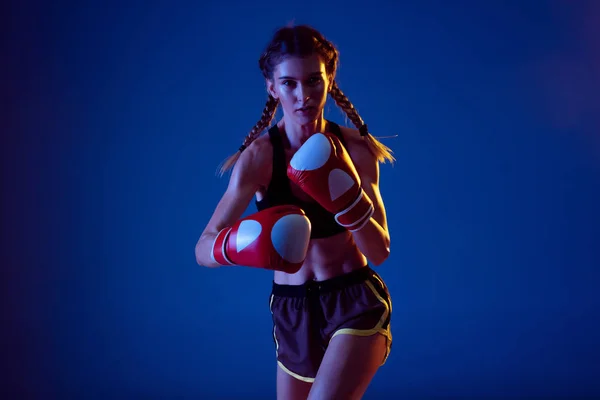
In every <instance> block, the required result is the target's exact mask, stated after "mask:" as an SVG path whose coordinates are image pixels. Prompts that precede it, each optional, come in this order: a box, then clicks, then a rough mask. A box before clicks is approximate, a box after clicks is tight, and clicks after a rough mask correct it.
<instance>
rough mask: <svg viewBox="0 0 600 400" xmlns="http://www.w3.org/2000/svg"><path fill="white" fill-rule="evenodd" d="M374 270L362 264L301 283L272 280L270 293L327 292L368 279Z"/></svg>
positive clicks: (282, 294)
mask: <svg viewBox="0 0 600 400" xmlns="http://www.w3.org/2000/svg"><path fill="white" fill-rule="evenodd" d="M374 274H375V271H373V269H371V267H369V265H368V264H367V265H363V266H362V267H360V268H356V269H354V270H352V271H350V272H346V273H343V274H341V275H337V276H334V277H331V278H328V279H325V280H312V279H311V280H307V281H305V282H303V283H301V284H282V283H278V282H276V281H273V289H272V293H273V295H275V296H285V297H303V296H306V295H307V294H308V293H309V292H318V293H321V294H323V293H328V292H331V291H335V290H339V289H342V288H345V287H348V286H350V285H353V284H357V283H362V282H364V281H366V280H368V279H370V278H371V277H372V276H373V275H374Z"/></svg>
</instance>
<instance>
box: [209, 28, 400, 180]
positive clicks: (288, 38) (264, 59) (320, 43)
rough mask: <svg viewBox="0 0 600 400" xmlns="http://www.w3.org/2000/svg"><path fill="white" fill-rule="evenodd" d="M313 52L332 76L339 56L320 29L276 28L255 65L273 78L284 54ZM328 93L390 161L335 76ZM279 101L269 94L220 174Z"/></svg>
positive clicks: (269, 118)
mask: <svg viewBox="0 0 600 400" xmlns="http://www.w3.org/2000/svg"><path fill="white" fill-rule="evenodd" d="M315 53H316V54H318V55H319V56H320V57H321V59H322V60H323V62H324V63H325V69H326V72H327V75H329V76H331V77H332V78H333V77H335V74H336V72H337V67H338V60H339V52H338V50H337V49H336V48H335V46H334V45H333V44H332V43H331V42H330V41H329V40H327V39H326V38H325V37H324V36H323V35H322V34H321V33H320V32H319V31H317V30H316V29H314V28H312V27H310V26H307V25H298V26H286V27H283V28H280V29H279V30H277V31H276V32H275V34H274V35H273V38H272V39H271V41H270V42H269V44H268V45H267V47H266V48H265V50H264V52H263V54H262V55H261V56H260V58H259V60H258V66H259V68H260V70H261V72H262V74H263V77H264V78H265V79H269V80H272V79H273V73H274V72H275V68H276V67H277V65H279V63H281V62H282V61H283V60H284V59H285V58H286V57H289V56H299V57H305V56H309V55H311V54H315ZM329 95H330V96H331V98H332V99H333V100H334V101H335V103H336V104H337V106H338V107H340V108H341V109H342V110H343V111H344V112H345V113H346V115H347V116H348V118H349V119H350V120H351V121H352V123H353V124H354V126H355V127H356V128H357V129H358V130H359V132H360V136H361V137H362V138H364V139H365V140H366V141H367V144H368V146H369V149H370V150H371V151H372V153H373V154H374V155H375V156H376V157H377V160H378V161H379V162H385V161H390V162H393V161H394V157H393V156H392V151H391V150H390V149H389V148H388V147H387V146H385V145H384V144H383V143H381V142H380V141H379V140H377V139H376V138H375V137H374V136H372V135H371V134H370V133H369V130H368V127H367V125H366V124H365V123H364V121H363V119H362V118H361V117H360V115H359V113H358V111H357V110H356V108H354V105H353V104H352V103H351V102H350V100H349V99H348V97H346V95H345V94H344V93H343V92H342V91H341V90H340V88H339V86H338V84H337V82H336V81H335V79H333V81H332V85H331V89H330V92H329ZM278 105H279V100H277V99H275V98H274V97H273V96H271V95H269V96H268V98H267V101H266V104H265V107H264V109H263V112H262V115H261V117H260V119H259V120H258V122H257V123H256V124H255V125H254V127H253V128H252V129H251V130H250V132H249V133H248V134H247V135H246V137H245V138H244V141H243V142H242V145H241V146H240V147H239V149H238V151H237V152H236V153H234V154H232V155H231V156H229V157H228V158H227V159H226V160H225V161H224V162H223V163H222V165H221V167H220V171H219V174H220V175H223V174H224V173H225V172H227V171H228V170H229V169H231V168H232V167H233V166H234V165H235V163H236V161H237V160H238V158H239V157H240V155H241V154H242V152H243V151H244V149H246V148H247V147H248V146H250V144H251V143H252V142H253V141H254V140H255V139H256V138H258V137H259V136H260V134H261V133H262V132H264V131H265V129H267V128H268V127H269V126H270V125H271V122H272V121H273V118H274V117H275V113H276V111H277V107H278Z"/></svg>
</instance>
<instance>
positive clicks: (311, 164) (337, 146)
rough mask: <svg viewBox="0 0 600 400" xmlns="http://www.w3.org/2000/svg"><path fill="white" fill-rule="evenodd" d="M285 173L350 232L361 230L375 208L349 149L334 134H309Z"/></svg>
mask: <svg viewBox="0 0 600 400" xmlns="http://www.w3.org/2000/svg"><path fill="white" fill-rule="evenodd" d="M287 175H288V177H289V178H290V180H291V181H292V182H294V183H295V184H296V185H298V186H299V187H300V188H302V190H303V191H304V192H305V193H307V194H308V195H309V196H311V197H312V198H313V199H315V200H316V201H317V202H318V203H319V204H320V205H321V206H322V207H323V208H325V209H326V210H328V211H329V212H331V213H334V214H335V220H336V221H337V223H338V224H340V225H342V226H344V227H346V228H347V229H348V230H350V231H351V232H355V231H357V230H359V229H361V228H362V227H363V226H364V225H365V224H366V223H367V222H368V221H369V220H370V219H371V216H372V215H373V212H374V211H375V209H374V206H373V202H372V201H371V199H370V198H369V197H368V196H367V194H366V193H365V191H364V190H363V189H362V187H361V181H360V177H359V175H358V173H357V172H356V168H355V167H354V164H353V163H352V160H351V158H350V156H349V154H348V152H347V151H346V149H345V148H344V146H343V145H342V143H341V141H340V140H339V138H338V137H337V136H335V135H332V134H329V133H325V134H323V133H315V134H314V135H312V136H311V137H310V138H309V139H308V140H307V141H306V142H305V143H304V144H303V145H302V147H300V148H299V149H298V151H297V152H296V154H294V156H293V157H292V159H291V160H290V164H289V166H288V168H287Z"/></svg>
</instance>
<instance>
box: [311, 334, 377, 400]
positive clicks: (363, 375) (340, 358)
mask: <svg viewBox="0 0 600 400" xmlns="http://www.w3.org/2000/svg"><path fill="white" fill-rule="evenodd" d="M387 341H388V338H387V337H386V336H385V335H383V334H379V333H377V334H374V335H371V336H356V335H348V334H340V335H336V336H335V337H334V338H332V339H331V342H330V343H329V346H328V348H327V351H326V352H325V357H324V358H323V362H322V363H321V366H320V368H319V371H318V372H317V377H316V378H315V381H314V383H313V386H312V388H311V391H310V396H309V399H319V400H327V399H348V400H354V399H360V398H362V396H363V395H364V393H365V391H366V390H367V387H368V386H369V384H370V383H371V380H372V379H373V376H375V373H376V372H377V370H378V369H379V367H380V366H381V364H382V360H384V359H385V357H386V354H387V346H388V343H387Z"/></svg>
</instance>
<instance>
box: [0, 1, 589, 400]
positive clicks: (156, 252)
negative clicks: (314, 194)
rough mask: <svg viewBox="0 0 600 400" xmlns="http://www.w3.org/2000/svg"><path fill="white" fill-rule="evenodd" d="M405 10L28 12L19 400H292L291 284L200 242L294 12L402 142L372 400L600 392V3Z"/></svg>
mask: <svg viewBox="0 0 600 400" xmlns="http://www.w3.org/2000/svg"><path fill="white" fill-rule="evenodd" d="M391 4H392V2H387V1H369V2H367V3H364V2H352V1H349V2H348V1H346V2H334V1H328V2H323V3H321V2H317V1H305V2H289V3H285V2H281V3H277V2H246V1H239V2H234V1H220V2H216V1H211V2H207V3H204V5H200V3H199V2H173V3H171V2H166V1H145V2H142V1H128V2H91V1H89V2H71V3H67V2H64V1H62V2H46V3H44V4H42V3H39V4H37V3H35V2H27V1H23V2H20V3H19V4H17V3H16V2H14V4H11V5H9V6H8V11H7V12H3V13H2V15H3V17H2V23H1V24H0V25H1V26H2V36H3V37H4V38H5V40H4V41H3V42H4V48H5V50H4V52H3V57H2V58H3V61H2V67H1V69H3V71H4V72H2V81H1V82H2V83H1V84H2V92H1V96H2V109H3V111H2V115H3V117H2V122H1V129H2V260H3V261H2V264H3V265H2V271H3V272H4V275H5V277H4V278H3V279H2V281H3V287H2V304H3V307H2V310H3V317H2V321H3V322H2V342H1V343H2V354H3V355H2V357H1V359H2V390H3V391H4V392H6V394H7V395H9V396H8V397H7V398H19V397H20V395H23V394H25V393H29V394H30V395H32V396H34V397H35V398H44V399H47V398H61V399H65V398H81V399H83V398H86V399H92V398H115V397H116V396H124V397H129V398H133V397H135V396H142V397H144V396H145V397H146V398H149V397H153V398H157V397H161V398H175V397H176V396H180V397H178V398H188V397H189V398H192V397H195V398H207V399H225V398H261V399H268V398H274V397H275V371H276V369H275V368H276V365H275V360H274V357H275V348H274V345H273V342H272V339H271V319H270V318H271V317H270V313H269V309H268V297H269V290H270V285H271V273H269V272H268V271H261V270H256V269H250V268H239V267H234V268H220V269H208V268H202V267H199V266H197V265H196V264H195V259H194V245H195V243H196V240H197V239H198V237H199V235H200V233H201V231H202V229H203V228H204V225H205V224H206V222H207V221H208V219H209V217H210V215H211V213H212V211H213V208H214V206H215V205H216V203H217V201H218V200H219V198H220V196H221V194H222V193H223V191H224V189H225V186H226V184H227V179H226V178H223V179H219V178H217V177H216V176H215V171H216V168H217V166H218V164H219V163H220V162H221V161H222V160H223V159H224V158H225V157H227V156H228V155H229V154H231V153H232V152H235V150H236V149H237V148H238V146H239V145H240V144H241V142H242V140H243V137H244V136H245V135H246V133H247V132H248V131H249V130H250V129H251V127H252V126H253V125H254V123H255V122H256V121H257V120H258V119H259V117H260V114H261V112H262V108H263V106H264V101H265V99H266V97H265V96H266V94H265V91H264V82H263V80H262V77H261V74H260V71H259V69H258V65H257V61H258V57H259V55H260V53H261V52H262V50H263V47H264V46H265V45H266V43H267V41H268V40H269V38H270V36H271V34H272V33H273V32H274V30H275V29H276V28H277V27H279V26H281V25H285V24H287V23H288V22H290V21H295V22H296V23H298V24H301V23H308V24H311V25H313V26H314V27H316V28H318V29H320V30H322V31H323V33H324V34H325V35H326V36H327V37H328V38H329V39H331V40H332V41H333V42H334V43H335V44H336V45H337V46H338V47H339V49H340V52H341V65H340V69H339V74H338V82H339V85H340V87H341V89H342V90H343V91H344V92H345V93H346V94H347V95H348V97H349V98H350V100H351V101H352V102H353V103H354V104H355V106H356V107H357V109H358V110H359V112H360V114H361V115H362V117H363V118H364V119H365V121H366V122H367V123H368V124H369V127H370V129H371V132H372V133H373V134H374V135H376V136H389V135H396V134H397V135H398V137H397V138H393V139H382V140H383V141H384V143H386V144H387V145H388V146H390V147H392V148H393V150H394V151H395V156H396V157H397V159H398V161H397V163H396V164H395V165H394V166H390V165H384V166H382V169H381V191H382V194H383V197H384V199H385V202H386V205H387V211H388V216H389V225H390V231H391V235H392V254H391V256H390V257H389V259H388V260H387V262H386V263H384V264H383V265H382V266H380V267H377V271H378V272H379V273H380V274H381V275H382V276H383V278H384V279H385V280H386V282H387V284H388V286H389V288H390V291H391V293H392V296H393V305H394V308H393V310H394V314H393V319H392V327H393V335H394V347H393V350H392V354H391V356H390V359H389V361H388V362H387V364H386V365H385V366H384V367H383V368H382V369H381V370H380V372H379V373H378V375H377V376H376V378H375V379H374V381H373V384H372V385H371V387H370V388H369V391H368V393H367V395H366V397H365V398H370V399H376V398H381V397H382V396H384V395H385V396H389V397H396V396H405V398H424V397H429V396H434V395H435V396H443V397H446V396H447V397H455V398H456V397H466V396H478V397H479V398H486V397H491V396H498V397H523V398H525V397H528V396H534V395H535V396H550V395H567V394H568V395H572V396H575V395H592V394H595V395H600V379H598V378H599V375H600V362H599V361H598V360H599V356H600V351H599V350H598V343H597V340H598V337H599V335H600V329H599V327H598V315H599V313H600V301H599V299H598V296H597V293H596V292H597V287H598V276H599V274H598V266H599V265H600V256H599V253H600V250H599V247H600V246H599V244H600V243H599V241H600V239H599V238H600V227H599V226H600V225H599V222H600V218H599V214H600V213H599V211H598V205H599V204H600V96H599V95H598V93H600V22H599V21H600V6H599V4H600V3H597V2H594V1H583V0H582V1H577V2H567V1H552V0H551V1H543V2H542V1H533V0H529V1H516V0H515V1H496V0H494V1H491V0H490V1H452V2H450V1H442V0H439V1H413V2H397V4H396V5H391ZM5 7H6V6H5ZM280 116H281V114H278V118H279V117H280ZM327 117H329V118H331V119H333V120H335V121H337V122H339V123H342V124H347V123H349V121H345V120H344V117H343V115H342V114H341V113H340V112H339V111H338V109H337V108H336V107H335V105H334V104H333V103H331V104H330V105H328V106H327ZM250 212H254V208H252V207H250V208H249V209H248V210H247V213H250ZM18 394H20V395H18ZM70 396H73V397H70Z"/></svg>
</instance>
